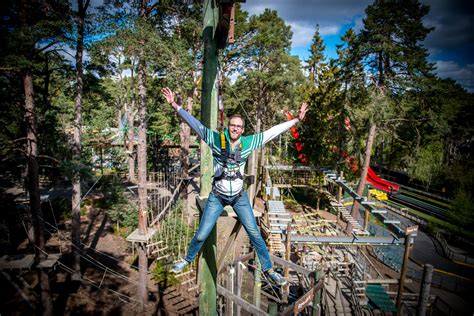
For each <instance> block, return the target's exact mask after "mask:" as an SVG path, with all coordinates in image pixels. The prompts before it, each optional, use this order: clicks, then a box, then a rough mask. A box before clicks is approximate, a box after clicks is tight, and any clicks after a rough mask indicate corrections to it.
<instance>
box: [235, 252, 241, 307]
mask: <svg viewBox="0 0 474 316" xmlns="http://www.w3.org/2000/svg"><path fill="white" fill-rule="evenodd" d="M241 293H242V262H241V261H238V262H237V264H236V266H235V295H237V296H238V297H240V295H241ZM240 309H241V308H240V306H239V305H237V307H236V309H235V315H236V316H240Z"/></svg>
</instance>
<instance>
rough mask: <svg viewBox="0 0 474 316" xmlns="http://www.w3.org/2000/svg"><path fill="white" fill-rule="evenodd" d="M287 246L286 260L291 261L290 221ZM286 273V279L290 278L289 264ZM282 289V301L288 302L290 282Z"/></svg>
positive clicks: (287, 230)
mask: <svg viewBox="0 0 474 316" xmlns="http://www.w3.org/2000/svg"><path fill="white" fill-rule="evenodd" d="M285 246H286V253H285V260H286V261H290V258H291V222H289V223H288V226H287V228H286V243H285ZM284 275H285V279H287V280H288V278H289V276H290V269H289V268H288V267H287V266H285V269H284ZM282 290H283V297H282V301H283V302H285V303H288V294H289V292H290V284H289V283H288V284H287V285H285V286H284V287H283V289H282Z"/></svg>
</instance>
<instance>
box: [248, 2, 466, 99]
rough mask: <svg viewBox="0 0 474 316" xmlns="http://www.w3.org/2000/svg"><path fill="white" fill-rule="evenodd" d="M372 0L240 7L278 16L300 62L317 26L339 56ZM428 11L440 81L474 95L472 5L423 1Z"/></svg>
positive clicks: (427, 23)
mask: <svg viewBox="0 0 474 316" xmlns="http://www.w3.org/2000/svg"><path fill="white" fill-rule="evenodd" d="M372 2H373V1H369V0H318V1H315V0H292V1H290V0H258V1H257V0H247V2H246V3H244V4H242V8H243V9H244V10H246V11H248V12H249V14H251V15H252V14H260V13H262V12H263V10H264V9H265V8H269V9H273V10H276V11H277V12H278V15H279V16H280V17H282V18H283V19H284V20H285V22H286V23H287V24H288V25H290V26H291V28H292V31H293V41H292V42H293V45H292V50H291V51H292V54H294V55H298V56H300V58H301V59H304V58H306V57H307V56H308V55H309V47H310V45H311V39H312V37H313V35H314V31H315V27H316V25H318V24H319V30H320V33H321V35H322V37H323V39H324V43H325V45H326V55H327V56H328V57H335V56H336V55H335V50H336V44H338V43H340V40H339V38H340V36H341V35H343V34H344V32H345V31H346V30H347V29H348V28H349V27H353V28H354V29H355V30H356V31H357V30H360V29H361V28H362V26H363V24H362V19H363V18H364V16H365V8H366V7H367V6H368V5H369V4H371V3H372ZM421 2H422V3H423V4H427V5H429V6H430V12H429V13H428V15H427V16H426V17H425V18H424V24H425V26H428V27H435V30H434V31H433V32H431V33H430V34H429V35H428V36H427V38H426V40H425V41H424V42H423V43H422V44H423V45H424V46H425V47H426V48H427V49H428V52H429V54H430V56H429V58H428V60H429V61H430V62H433V63H435V65H436V72H437V74H438V76H440V77H442V78H447V77H449V78H452V79H454V80H456V81H457V82H458V83H459V84H461V85H462V86H464V87H465V88H466V89H467V90H468V91H470V92H474V1H472V0H470V1H469V0H421Z"/></svg>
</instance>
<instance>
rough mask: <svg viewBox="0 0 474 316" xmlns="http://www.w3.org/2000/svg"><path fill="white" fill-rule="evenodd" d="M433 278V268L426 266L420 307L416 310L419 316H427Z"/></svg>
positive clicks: (422, 281) (419, 300) (422, 280)
mask: <svg viewBox="0 0 474 316" xmlns="http://www.w3.org/2000/svg"><path fill="white" fill-rule="evenodd" d="M432 276H433V266H432V265H431V264H425V266H424V268H423V278H422V279H421V288H420V297H419V298H418V306H417V308H416V315H417V316H425V315H426V305H427V304H428V298H429V296H430V287H431V278H432Z"/></svg>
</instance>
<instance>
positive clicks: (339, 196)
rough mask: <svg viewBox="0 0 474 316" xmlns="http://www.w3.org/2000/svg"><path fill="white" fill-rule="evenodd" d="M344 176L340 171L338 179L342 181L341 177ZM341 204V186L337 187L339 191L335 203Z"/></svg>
mask: <svg viewBox="0 0 474 316" xmlns="http://www.w3.org/2000/svg"><path fill="white" fill-rule="evenodd" d="M343 176H344V172H342V171H341V173H340V174H339V177H340V178H341V180H342V177H343ZM341 202H342V186H339V190H338V191H337V203H339V204H341Z"/></svg>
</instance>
